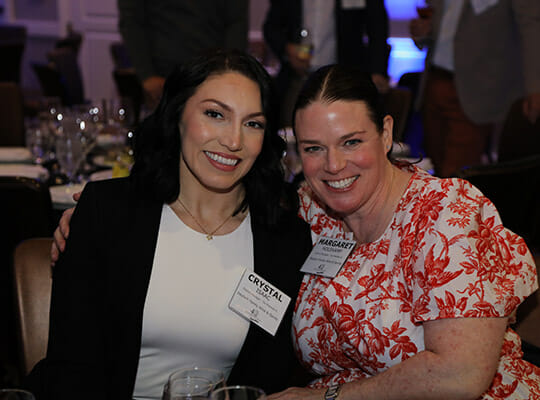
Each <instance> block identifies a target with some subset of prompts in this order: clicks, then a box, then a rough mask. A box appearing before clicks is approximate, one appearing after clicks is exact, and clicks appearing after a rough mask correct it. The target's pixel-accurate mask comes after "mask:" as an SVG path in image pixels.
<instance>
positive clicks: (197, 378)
mask: <svg viewBox="0 0 540 400" xmlns="http://www.w3.org/2000/svg"><path fill="white" fill-rule="evenodd" d="M224 385H225V377H224V376H223V372H222V371H220V370H218V369H213V368H203V367H190V368H183V369H180V370H178V371H175V372H173V373H172V374H171V375H170V376H169V379H168V380H167V383H166V384H165V387H164V389H163V400H173V399H193V398H198V399H202V398H205V399H207V398H209V397H210V393H211V392H212V391H213V390H215V389H217V388H219V387H223V386H224Z"/></svg>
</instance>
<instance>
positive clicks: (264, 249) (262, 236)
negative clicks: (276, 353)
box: [229, 217, 275, 381]
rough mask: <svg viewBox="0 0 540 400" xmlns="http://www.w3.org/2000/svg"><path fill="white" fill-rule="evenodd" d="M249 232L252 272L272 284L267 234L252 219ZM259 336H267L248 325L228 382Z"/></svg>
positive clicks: (249, 356) (248, 356) (262, 331)
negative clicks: (251, 239)
mask: <svg viewBox="0 0 540 400" xmlns="http://www.w3.org/2000/svg"><path fill="white" fill-rule="evenodd" d="M251 231H252V233H253V259H254V260H253V264H254V271H255V273H257V274H258V275H260V276H262V277H263V278H264V279H267V280H268V281H269V282H270V283H272V279H271V278H270V276H269V275H271V268H272V266H271V263H270V262H269V260H270V259H271V258H270V257H268V252H269V250H270V249H272V247H271V246H269V245H268V241H269V237H268V232H267V231H266V229H265V228H264V227H263V226H261V225H259V224H257V222H256V221H255V220H254V218H253V217H252V219H251ZM274 251H275V249H274ZM261 335H268V333H267V332H265V331H264V330H263V329H262V328H260V327H258V326H257V325H255V324H253V323H250V324H249V330H248V334H247V336H246V339H245V341H244V344H243V346H242V349H241V350H240V354H238V358H237V359H236V362H235V364H234V367H233V369H232V371H231V374H230V376H229V379H230V380H233V381H236V379H238V378H237V376H238V374H239V371H242V370H243V369H244V366H245V364H246V363H249V361H250V358H251V357H253V350H254V349H255V348H256V347H257V344H258V341H259V340H260V337H261Z"/></svg>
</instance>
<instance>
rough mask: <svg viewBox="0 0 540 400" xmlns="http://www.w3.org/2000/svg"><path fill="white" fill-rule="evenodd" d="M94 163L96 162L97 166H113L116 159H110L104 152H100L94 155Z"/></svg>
mask: <svg viewBox="0 0 540 400" xmlns="http://www.w3.org/2000/svg"><path fill="white" fill-rule="evenodd" d="M92 164H94V165H95V166H96V167H113V166H114V159H109V158H108V157H106V156H105V155H103V154H98V155H96V156H94V157H92Z"/></svg>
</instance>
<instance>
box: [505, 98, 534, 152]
mask: <svg viewBox="0 0 540 400" xmlns="http://www.w3.org/2000/svg"><path fill="white" fill-rule="evenodd" d="M523 100H524V99H523V98H521V99H518V100H516V101H515V102H514V103H513V104H512V106H511V107H510V110H509V111H508V113H507V114H506V118H505V120H504V123H503V125H502V129H501V132H500V136H499V144H498V146H497V153H498V160H499V161H508V160H515V159H519V158H522V157H528V156H533V155H540V116H538V118H537V119H536V122H535V123H531V122H530V121H529V120H528V119H527V117H526V116H525V115H524V114H523Z"/></svg>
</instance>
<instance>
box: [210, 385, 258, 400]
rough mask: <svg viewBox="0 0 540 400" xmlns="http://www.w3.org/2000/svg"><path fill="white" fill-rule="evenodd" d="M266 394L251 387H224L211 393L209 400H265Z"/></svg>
mask: <svg viewBox="0 0 540 400" xmlns="http://www.w3.org/2000/svg"><path fill="white" fill-rule="evenodd" d="M265 399H266V393H264V391H263V390H262V389H259V388H256V387H253V386H225V387H222V388H219V389H216V390H214V391H213V392H212V395H211V396H210V400H265Z"/></svg>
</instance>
